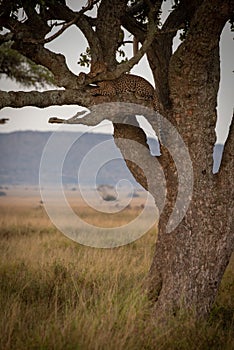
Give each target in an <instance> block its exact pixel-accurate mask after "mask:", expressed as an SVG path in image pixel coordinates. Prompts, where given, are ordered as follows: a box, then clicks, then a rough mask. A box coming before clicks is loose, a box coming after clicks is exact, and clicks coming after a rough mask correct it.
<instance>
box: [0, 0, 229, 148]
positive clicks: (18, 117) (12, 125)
mask: <svg viewBox="0 0 234 350" xmlns="http://www.w3.org/2000/svg"><path fill="white" fill-rule="evenodd" d="M67 3H69V4H70V5H71V7H72V8H74V9H75V10H77V8H75V6H74V4H75V3H76V4H77V1H75V0H70V1H67ZM81 4H82V3H81ZM170 5H171V1H166V3H164V8H165V11H164V19H165V18H166V16H167V15H168V9H169V7H168V6H170ZM125 40H129V38H128V37H127V36H126V37H125ZM178 45H179V41H178V39H175V48H176V47H177V46H178ZM47 47H48V48H49V49H50V50H52V51H55V52H60V53H63V54H64V55H65V56H66V60H67V65H68V67H69V68H70V69H71V70H72V71H73V72H74V73H75V74H79V72H81V71H84V72H88V71H89V69H87V68H84V67H80V66H79V65H78V64H77V61H78V60H79V56H80V54H81V53H82V52H84V51H85V49H86V47H87V42H86V39H85V37H84V36H83V35H82V33H81V32H80V31H79V30H78V29H77V27H75V26H72V27H70V28H68V29H67V30H66V31H65V32H64V33H63V34H62V35H61V36H60V37H59V38H57V39H55V40H54V41H53V42H51V43H50V44H48V45H47ZM125 51H126V53H127V55H128V57H131V55H132V46H131V45H130V44H128V45H126V46H125ZM220 55H221V82H220V89H219V94H218V122H217V127H216V131H217V142H218V143H223V142H225V139H226V137H227V132H228V127H229V124H230V121H231V117H232V113H233V108H234V92H233V91H234V74H233V70H234V45H233V33H231V32H230V25H228V24H227V25H226V26H225V28H224V30H223V33H222V36H221V43H220ZM131 73H133V74H138V75H140V76H143V77H144V78H146V79H147V80H148V81H150V82H151V83H152V84H153V78H152V74H151V71H150V69H149V67H148V63H147V60H146V59H145V57H143V59H142V60H141V61H140V62H139V64H138V65H137V66H135V67H134V68H133V69H132V71H131ZM0 89H1V90H6V91H9V90H14V91H17V90H25V89H24V88H23V87H22V86H20V85H19V84H16V83H14V82H12V81H10V80H9V79H8V78H6V77H3V78H2V79H0ZM29 90H30V89H29ZM79 110H84V108H83V107H79V106H77V105H72V106H52V107H48V108H44V109H40V108H36V107H24V108H18V109H15V108H8V107H7V108H3V109H2V110H1V111H0V118H10V120H9V122H8V123H7V124H5V125H2V126H1V128H0V132H12V131H17V130H38V131H53V130H57V129H58V128H59V129H60V130H61V124H59V125H55V124H53V125H52V124H48V119H49V118H50V117H51V116H56V117H59V118H66V119H67V118H69V117H71V116H73V115H74V114H76V112H77V111H79ZM108 125H109V127H107V126H105V127H103V126H102V127H101V128H97V132H112V127H111V124H108ZM63 129H64V130H69V131H85V130H88V128H87V127H84V126H78V125H64V126H63Z"/></svg>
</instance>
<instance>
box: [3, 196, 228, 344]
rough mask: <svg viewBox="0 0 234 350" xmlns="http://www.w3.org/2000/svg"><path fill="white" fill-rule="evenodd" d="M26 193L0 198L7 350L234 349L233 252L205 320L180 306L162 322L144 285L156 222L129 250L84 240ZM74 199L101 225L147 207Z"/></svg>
mask: <svg viewBox="0 0 234 350" xmlns="http://www.w3.org/2000/svg"><path fill="white" fill-rule="evenodd" d="M26 192H27V195H23V196H22V193H21V195H20V194H17V193H16V192H14V193H13V192H12V193H10V191H9V194H8V195H7V196H5V197H1V198H0V252H1V254H0V332H1V337H0V348H1V349H4V350H7V349H17V350H21V349H58V350H59V349H63V350H66V349H77V350H79V349H85V350H86V349H87V350H89V349H90V350H92V349H97V350H98V349H104V350H105V349H107V350H112V349H116V350H121V349H139V350H141V349H148V350H150V349H156V350H158V349H163V350H164V349H165V350H166V349H169V350H170V349H178V350H179V349H190V350H193V349H194V350H195V349H196V350H197V349H202V350H203V349H207V350H208V349H220V350H221V349H222V350H223V349H228V350H229V349H230V350H231V349H234V256H233V257H232V259H231V262H230V264H229V266H228V267H227V270H226V272H225V275H224V277H223V280H222V284H221V286H220V289H219V293H218V295H217V298H216V302H215V305H214V307H213V309H212V312H211V315H210V317H209V318H208V319H207V320H205V321H204V320H203V321H194V319H193V317H192V312H191V314H189V313H186V312H181V313H180V314H179V315H177V316H176V317H174V318H171V319H169V320H168V322H167V323H166V324H165V323H163V324H156V323H155V321H154V318H153V316H152V304H151V302H150V301H149V300H148V298H147V293H146V291H145V281H146V277H147V273H148V271H149V268H150V264H151V261H152V257H153V253H154V245H155V241H156V239H157V231H156V228H152V229H150V231H148V233H146V234H145V235H144V236H142V237H141V238H140V239H138V240H137V241H135V242H133V243H130V244H128V245H125V246H123V247H118V248H113V249H96V248H91V247H87V246H83V245H80V244H78V243H76V242H74V241H72V240H70V239H68V238H67V237H66V236H64V235H63V234H62V233H61V232H59V231H58V230H57V229H56V227H55V226H54V225H53V224H52V223H51V221H50V219H49V218H48V216H47V214H46V211H45V208H44V206H43V203H42V202H40V198H39V196H38V195H37V194H35V193H33V191H29V190H27V191H25V193H26ZM29 192H30V193H29ZM138 200H139V199H138ZM71 203H72V206H73V208H74V211H76V212H77V213H79V215H80V216H81V217H82V218H83V219H84V220H87V222H90V223H93V224H95V225H99V226H101V227H102V226H111V227H112V226H115V225H116V224H118V225H119V224H122V225H123V224H124V223H125V222H128V221H129V220H131V219H132V218H134V216H136V215H137V213H138V211H139V206H138V205H133V206H129V207H128V208H127V209H126V210H125V211H124V212H121V214H119V215H118V214H117V215H112V216H111V217H110V216H109V215H106V216H105V215H99V214H98V213H95V215H94V213H93V212H92V211H91V210H89V209H88V208H87V207H86V206H85V205H83V204H82V203H81V202H79V200H78V199H77V198H76V195H75V193H72V199H71Z"/></svg>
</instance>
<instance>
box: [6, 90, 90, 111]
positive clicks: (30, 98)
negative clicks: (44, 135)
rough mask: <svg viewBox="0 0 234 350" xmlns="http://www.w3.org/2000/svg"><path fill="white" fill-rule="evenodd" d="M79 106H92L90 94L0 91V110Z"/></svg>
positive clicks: (54, 91) (51, 91) (50, 91)
mask: <svg viewBox="0 0 234 350" xmlns="http://www.w3.org/2000/svg"><path fill="white" fill-rule="evenodd" d="M65 104H66V105H72V104H73V105H74V104H77V105H81V106H84V107H87V106H89V105H90V104H92V97H91V96H90V94H88V93H86V92H84V91H80V90H69V89H67V90H48V91H43V92H39V91H29V92H24V91H17V92H15V91H10V92H6V91H0V109H1V108H4V107H14V108H20V107H24V106H35V107H39V108H45V107H49V106H54V105H58V106H62V105H65Z"/></svg>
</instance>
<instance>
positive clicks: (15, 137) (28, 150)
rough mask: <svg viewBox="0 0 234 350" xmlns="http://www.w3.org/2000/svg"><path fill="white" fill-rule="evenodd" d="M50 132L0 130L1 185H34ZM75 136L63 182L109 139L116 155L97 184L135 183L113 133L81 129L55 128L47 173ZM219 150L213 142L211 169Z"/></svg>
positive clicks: (95, 161) (85, 181)
mask: <svg viewBox="0 0 234 350" xmlns="http://www.w3.org/2000/svg"><path fill="white" fill-rule="evenodd" d="M51 135H52V132H38V131H19V132H12V133H9V134H7V133H0V185H2V184H19V185H20V184H22V185H30V184H32V185H37V184H38V183H39V167H40V161H41V157H42V154H43V149H44V147H45V145H46V143H47V141H48V140H49V138H50V136H51ZM74 137H75V139H78V140H77V141H76V142H74V144H73V145H72V147H71V148H70V150H69V152H68V153H67V155H66V157H65V160H64V165H63V173H62V176H63V183H67V184H76V183H77V173H78V169H79V167H80V164H81V162H82V160H83V159H84V157H85V156H86V155H87V153H88V152H89V151H91V150H93V149H94V147H95V146H97V145H99V144H100V143H102V142H105V141H109V142H108V145H107V147H106V148H108V149H106V150H105V152H106V151H107V154H108V152H110V154H112V152H115V154H116V155H118V158H119V159H115V160H113V161H110V162H107V163H106V164H104V165H103V166H102V167H101V168H100V170H99V171H98V174H97V179H96V182H97V184H109V185H113V184H116V183H117V182H118V181H119V180H121V179H127V180H129V181H131V183H133V184H136V182H135V180H134V178H133V176H132V175H131V173H130V171H129V170H128V168H127V166H126V164H125V162H124V160H123V159H122V157H121V153H120V152H119V150H118V149H117V147H116V146H115V143H114V141H113V138H112V135H107V134H96V133H92V134H91V133H86V134H83V135H82V136H81V134H80V133H74V132H58V133H57V144H56V145H53V147H54V161H51V162H50V163H49V164H48V169H46V172H47V173H48V176H53V173H54V171H55V169H54V164H53V163H54V162H55V163H56V154H57V152H59V147H62V148H63V145H66V144H69V143H70V142H71V140H72V139H74ZM148 142H149V145H150V148H151V152H152V153H153V154H159V148H158V144H157V141H156V140H154V139H149V141H148ZM104 145H106V144H104ZM222 150H223V145H216V147H215V152H214V157H215V167H214V170H217V168H218V164H219V160H220V159H221V158H220V157H221V155H222ZM97 154H98V153H97ZM100 157H101V155H98V156H96V157H94V158H93V159H92V162H91V163H90V166H89V169H86V170H85V171H86V172H87V173H84V174H83V177H82V182H83V183H82V184H83V185H89V184H90V176H89V173H90V171H92V169H95V168H96V167H97V166H98V164H99V159H100ZM104 158H105V157H104Z"/></svg>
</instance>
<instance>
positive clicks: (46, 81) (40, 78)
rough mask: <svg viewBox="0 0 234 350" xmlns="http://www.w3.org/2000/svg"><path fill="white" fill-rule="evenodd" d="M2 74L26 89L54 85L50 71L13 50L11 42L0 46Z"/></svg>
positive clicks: (0, 71) (0, 69)
mask: <svg viewBox="0 0 234 350" xmlns="http://www.w3.org/2000/svg"><path fill="white" fill-rule="evenodd" d="M0 74H1V75H4V74H5V75H7V76H8V77H9V78H10V79H12V80H14V81H16V82H18V83H20V84H22V85H23V86H25V87H31V86H35V87H45V86H46V85H54V80H53V75H52V73H51V72H50V71H49V70H48V69H46V68H45V67H42V66H40V65H37V64H35V63H34V62H32V61H31V60H29V59H28V58H26V57H24V56H23V55H21V54H20V53H18V52H17V51H15V50H13V49H12V48H11V43H9V42H8V43H4V44H2V45H1V46H0Z"/></svg>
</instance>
